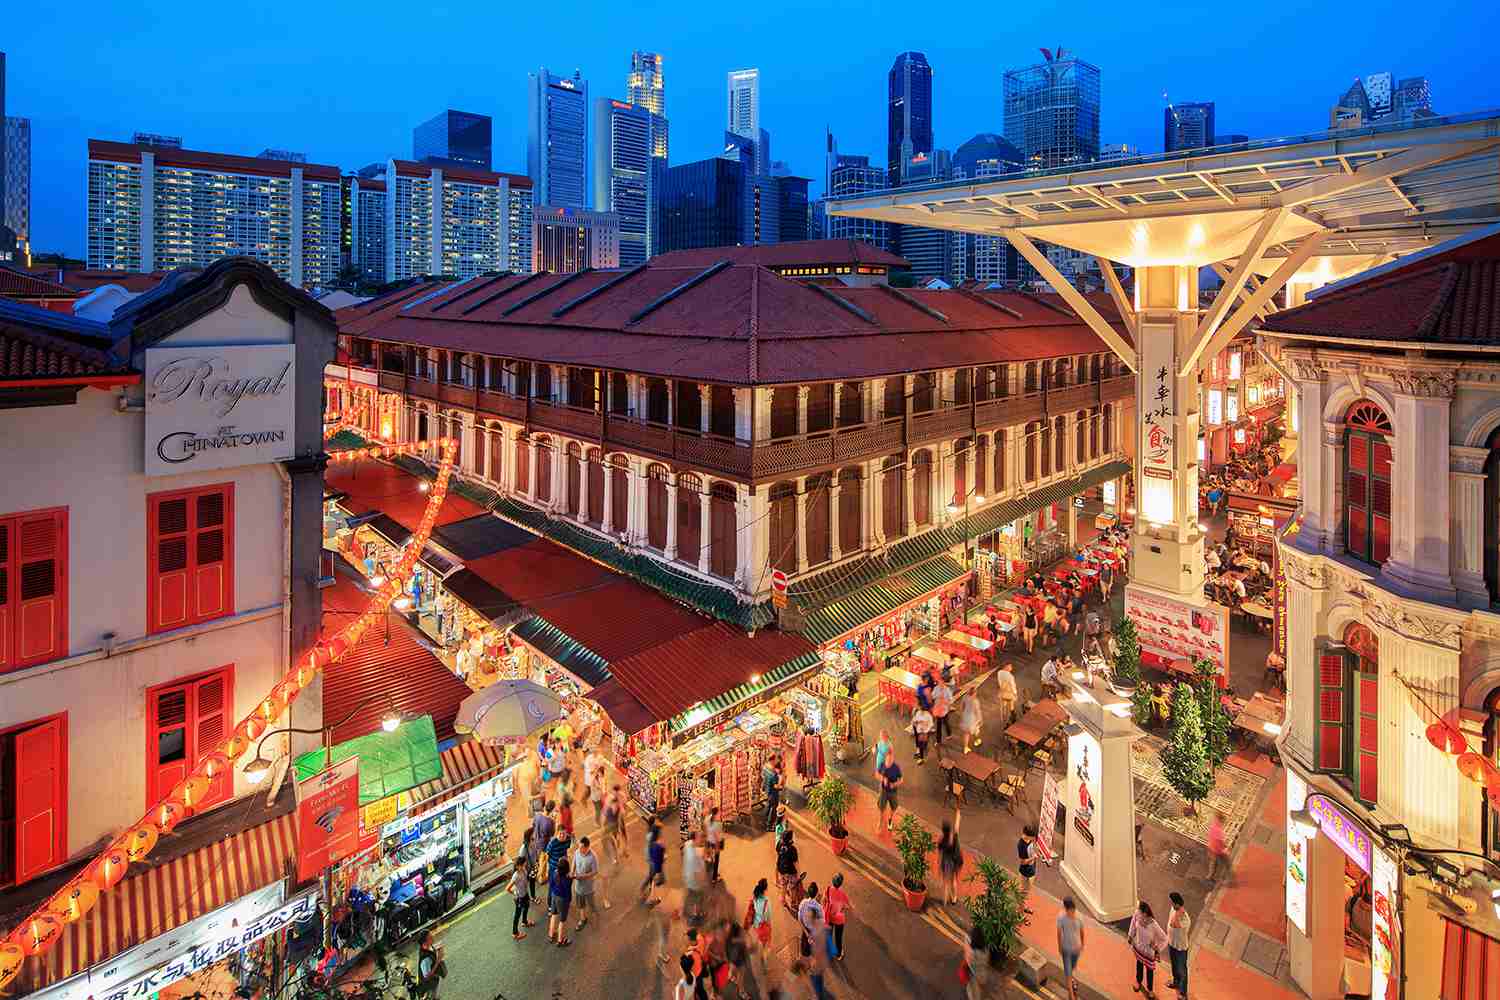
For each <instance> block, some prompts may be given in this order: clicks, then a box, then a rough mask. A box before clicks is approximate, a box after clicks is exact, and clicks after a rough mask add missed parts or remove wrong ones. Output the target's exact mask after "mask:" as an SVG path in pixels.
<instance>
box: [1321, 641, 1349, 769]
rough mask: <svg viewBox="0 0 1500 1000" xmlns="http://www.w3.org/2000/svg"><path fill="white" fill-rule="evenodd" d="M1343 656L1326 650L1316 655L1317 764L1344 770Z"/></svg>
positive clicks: (1322, 767) (1334, 651)
mask: <svg viewBox="0 0 1500 1000" xmlns="http://www.w3.org/2000/svg"><path fill="white" fill-rule="evenodd" d="M1344 713H1345V697H1344V655H1343V653H1342V652H1341V651H1339V650H1328V651H1325V652H1323V653H1321V654H1320V655H1319V656H1318V767H1319V768H1320V769H1322V770H1325V771H1338V772H1342V771H1343V770H1344Z"/></svg>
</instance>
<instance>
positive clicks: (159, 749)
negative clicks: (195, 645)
mask: <svg viewBox="0 0 1500 1000" xmlns="http://www.w3.org/2000/svg"><path fill="white" fill-rule="evenodd" d="M192 691H193V688H192V685H190V684H179V685H176V686H174V687H169V688H158V689H156V690H154V691H150V692H148V693H147V697H148V699H149V704H148V715H147V721H148V738H149V739H150V743H149V744H148V745H147V748H146V752H147V755H148V756H147V760H146V798H147V800H148V801H151V802H155V801H156V800H157V799H160V798H162V797H163V796H164V795H166V794H167V793H168V792H170V791H171V790H172V787H173V786H174V785H176V784H177V782H179V781H181V780H182V779H183V778H185V777H187V773H188V768H189V767H190V766H191V764H190V762H191V760H192V747H191V745H190V744H191V742H192V726H191V719H192V713H191V706H190V704H189V703H190V702H191V701H192Z"/></svg>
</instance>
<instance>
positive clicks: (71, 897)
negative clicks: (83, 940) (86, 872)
mask: <svg viewBox="0 0 1500 1000" xmlns="http://www.w3.org/2000/svg"><path fill="white" fill-rule="evenodd" d="M97 902H99V887H98V886H97V885H95V884H94V883H93V882H91V881H89V880H88V879H87V878H84V879H82V880H80V881H78V882H74V883H73V884H72V885H69V886H64V887H63V889H62V891H61V892H59V893H58V894H57V895H55V896H53V897H52V900H51V902H49V903H48V904H47V909H48V910H49V911H51V912H53V913H56V914H57V915H58V916H59V917H61V918H62V920H63V922H64V923H68V924H72V923H77V922H78V921H79V920H81V919H83V916H84V914H86V913H88V912H89V911H90V910H92V909H93V908H94V904H95V903H97Z"/></svg>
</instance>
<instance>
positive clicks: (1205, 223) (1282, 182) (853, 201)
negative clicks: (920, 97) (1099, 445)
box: [828, 112, 1500, 607]
mask: <svg viewBox="0 0 1500 1000" xmlns="http://www.w3.org/2000/svg"><path fill="white" fill-rule="evenodd" d="M828 213H829V214H830V215H843V216H857V217H860V218H869V219H877V220H881V221H885V222H893V223H904V224H910V225H918V226H924V227H927V228H929V229H951V230H957V231H961V232H970V233H985V234H990V235H998V236H1004V237H1006V238H1007V239H1008V240H1009V241H1010V242H1011V243H1012V244H1014V245H1015V247H1016V249H1017V250H1018V251H1019V252H1020V253H1021V255H1022V256H1023V257H1025V258H1026V260H1027V261H1028V262H1029V263H1030V264H1031V265H1032V266H1033V267H1035V268H1036V270H1037V271H1038V272H1039V273H1040V274H1041V275H1042V276H1043V277H1044V278H1045V279H1046V280H1047V281H1048V282H1050V283H1051V285H1052V287H1053V288H1054V289H1055V290H1056V291H1057V292H1058V293H1059V294H1060V295H1061V296H1062V297H1063V298H1064V299H1065V300H1066V301H1067V302H1068V304H1069V305H1070V306H1071V307H1072V308H1073V309H1074V311H1075V312H1077V313H1078V314H1079V315H1080V316H1082V317H1083V318H1084V319H1085V320H1086V321H1087V322H1088V323H1089V324H1090V325H1091V326H1092V327H1093V328H1094V330H1095V332H1096V333H1098V334H1099V336H1100V337H1101V338H1103V339H1104V340H1105V342H1106V343H1108V344H1109V345H1110V346H1111V348H1113V349H1114V350H1115V352H1116V353H1118V354H1119V355H1120V357H1121V358H1122V359H1123V360H1124V361H1125V363H1126V364H1127V365H1129V366H1130V367H1131V368H1132V369H1134V370H1135V371H1136V373H1137V375H1136V408H1137V411H1138V431H1137V433H1138V436H1137V441H1136V447H1137V451H1136V484H1135V485H1136V505H1137V507H1138V509H1139V512H1140V516H1138V517H1137V519H1136V527H1135V531H1136V534H1135V545H1134V556H1133V580H1132V583H1131V587H1132V588H1140V589H1144V590H1146V591H1151V592H1154V595H1153V596H1159V597H1167V598H1170V599H1173V600H1175V601H1178V602H1182V603H1186V604H1189V605H1194V606H1199V607H1201V606H1202V605H1203V604H1204V603H1205V602H1204V598H1203V573H1204V565H1203V558H1202V552H1203V540H1202V531H1201V528H1200V525H1199V524H1198V514H1197V500H1198V463H1197V455H1196V451H1195V447H1196V442H1197V439H1198V422H1199V415H1198V391H1197V390H1198V379H1199V373H1200V371H1201V369H1202V368H1203V367H1205V366H1207V365H1208V364H1209V363H1210V362H1211V361H1212V359H1213V358H1214V356H1215V355H1217V354H1218V353H1219V351H1220V350H1221V349H1222V348H1223V347H1224V346H1225V345H1227V344H1228V342H1229V341H1230V340H1231V339H1232V338H1233V337H1234V336H1235V335H1236V334H1237V333H1239V332H1240V331H1241V330H1243V329H1244V327H1245V325H1246V324H1248V323H1249V322H1250V321H1251V320H1252V319H1254V318H1255V317H1256V316H1258V315H1263V314H1264V313H1265V312H1266V310H1267V309H1268V308H1271V307H1272V298H1273V296H1275V295H1276V293H1277V292H1279V291H1281V290H1282V289H1283V288H1287V289H1288V295H1289V297H1290V298H1292V299H1293V301H1295V298H1296V290H1297V287H1298V286H1299V285H1302V286H1316V285H1321V284H1325V283H1327V282H1328V281H1331V280H1336V279H1339V278H1343V277H1347V276H1349V275H1351V274H1354V273H1357V272H1358V271H1360V270H1364V269H1366V268H1369V267H1372V266H1376V265H1379V264H1382V263H1385V262H1387V261H1389V260H1391V259H1393V258H1394V257H1396V256H1400V255H1402V254H1406V253H1410V252H1412V251H1414V250H1420V249H1424V248H1426V247H1429V246H1432V245H1435V244H1437V243H1439V242H1441V241H1443V240H1446V239H1449V238H1451V237H1453V236H1457V235H1461V234H1463V233H1466V232H1470V231H1472V230H1475V229H1478V228H1481V227H1483V226H1486V225H1490V224H1493V223H1495V222H1496V221H1500V113H1496V112H1489V113H1484V114H1475V115H1462V116H1448V117H1433V118H1427V119H1422V120H1419V121H1415V122H1402V123H1399V124H1395V125H1373V126H1370V127H1366V128H1361V129H1348V130H1339V131H1333V132H1324V133H1318V134H1314V135H1306V136H1296V137H1292V138H1284V139H1272V140H1265V141H1259V142H1253V143H1239V144H1236V145H1233V146H1223V147H1212V148H1208V149H1195V150H1190V151H1184V152H1178V153H1170V154H1165V155H1159V156H1147V157H1139V158H1135V159H1131V160H1110V161H1107V162H1102V163H1093V164H1085V165H1078V166H1070V167H1066V168H1061V169H1055V170H1047V171H1026V172H1022V173H1015V174H1008V175H1004V176H1000V177H994V178H985V179H984V180H982V181H977V182H970V183H948V184H934V185H928V186H923V187H908V188H901V189H899V190H892V191H886V192H880V193H875V194H868V195H864V196H861V197H858V198H847V199H836V200H833V201H830V202H829V203H828ZM1034 238H1035V239H1042V240H1046V241H1047V242H1049V243H1055V244H1058V245H1060V246H1064V247H1069V248H1071V249H1074V250H1079V251H1082V252H1084V253H1088V254H1093V255H1094V256H1096V257H1097V258H1099V260H1100V264H1101V268H1100V273H1101V275H1102V276H1103V277H1104V280H1105V282H1106V284H1107V286H1108V288H1109V290H1110V293H1111V295H1112V296H1113V297H1114V299H1115V302H1116V304H1117V305H1118V306H1119V309H1120V313H1121V315H1122V316H1124V317H1125V318H1126V321H1127V325H1128V326H1129V328H1130V331H1131V334H1132V340H1133V342H1132V343H1126V342H1125V341H1124V340H1123V339H1122V338H1121V337H1119V336H1118V335H1117V334H1116V333H1115V331H1114V329H1113V328H1111V327H1110V326H1109V324H1107V323H1105V322H1104V320H1103V318H1102V317H1101V316H1100V315H1099V313H1098V311H1097V310H1096V309H1094V307H1093V306H1092V305H1091V304H1090V303H1089V301H1088V300H1087V299H1086V298H1085V297H1084V296H1083V295H1081V294H1079V293H1078V291H1077V290H1075V289H1074V288H1073V287H1072V286H1071V284H1069V282H1068V281H1067V279H1066V278H1064V277H1063V276H1062V274H1061V273H1060V272H1059V271H1058V269H1057V268H1056V267H1055V266H1053V265H1052V263H1051V262H1050V261H1049V260H1048V259H1047V257H1046V255H1045V254H1043V253H1042V252H1041V251H1040V250H1039V249H1038V248H1037V246H1036V244H1035V243H1034V242H1033V239H1034ZM1109 261H1117V262H1120V263H1123V264H1128V265H1130V266H1132V267H1134V268H1135V269H1136V271H1135V289H1134V296H1133V298H1128V297H1127V296H1126V294H1125V292H1124V290H1123V288H1122V287H1121V285H1120V282H1119V281H1118V280H1117V279H1116V277H1115V274H1114V271H1113V269H1112V268H1111V267H1110V266H1109V264H1108V262H1109ZM1204 266H1213V267H1214V268H1215V270H1216V271H1217V272H1218V273H1219V274H1220V276H1221V277H1222V278H1223V279H1224V287H1223V290H1222V291H1221V292H1220V294H1219V295H1218V296H1217V297H1216V298H1215V299H1214V301H1213V303H1212V304H1211V305H1210V306H1209V307H1208V308H1206V309H1200V308H1199V301H1198V268H1200V267H1204Z"/></svg>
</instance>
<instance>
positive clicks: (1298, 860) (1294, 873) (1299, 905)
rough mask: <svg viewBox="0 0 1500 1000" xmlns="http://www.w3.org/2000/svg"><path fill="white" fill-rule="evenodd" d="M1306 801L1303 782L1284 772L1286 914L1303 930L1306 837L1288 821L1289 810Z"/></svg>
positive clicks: (1304, 916)
mask: <svg viewBox="0 0 1500 1000" xmlns="http://www.w3.org/2000/svg"><path fill="white" fill-rule="evenodd" d="M1306 803H1307V782H1305V781H1303V780H1302V778H1301V776H1299V775H1298V774H1297V772H1295V771H1292V770H1288V771H1287V772H1286V814H1287V820H1286V916H1287V919H1288V920H1290V921H1291V922H1292V923H1293V924H1294V925H1296V927H1297V930H1299V931H1301V932H1302V933H1303V934H1306V933H1307V838H1306V837H1305V836H1303V834H1302V831H1301V828H1300V827H1298V826H1297V824H1296V823H1293V822H1292V813H1294V812H1296V811H1297V810H1299V809H1301V808H1302V807H1303V805H1305V804H1306Z"/></svg>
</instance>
